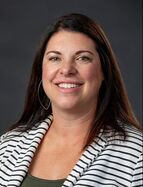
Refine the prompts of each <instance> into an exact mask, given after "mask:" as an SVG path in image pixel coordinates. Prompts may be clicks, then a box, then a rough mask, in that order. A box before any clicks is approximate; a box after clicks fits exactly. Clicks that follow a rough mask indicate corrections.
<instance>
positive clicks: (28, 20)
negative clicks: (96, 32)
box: [0, 0, 142, 134]
mask: <svg viewBox="0 0 143 187" xmlns="http://www.w3.org/2000/svg"><path fill="white" fill-rule="evenodd" d="M74 12H76V13H82V14H86V15H87V16H90V17H91V18H93V19H95V20H97V21H98V22H99V23H100V24H101V26H102V27H103V29H104V30H105V33H106V34H107V36H108V38H109V40H110V42H111V44H112V47H113V49H114V51H115V53H116V56H117V59H118V62H119V65H120V68H121V72H122V75H123V78H124V81H125V84H126V87H127V91H128V94H129V98H130V100H131V103H132V106H133V109H134V111H135V113H136V115H137V117H138V119H139V121H140V122H141V121H142V0H71V1H70V0H52V1H50V0H39V1H38V0H37V1H36V0H29V1H25V0H1V1H0V134H2V133H3V132H4V130H5V129H6V128H7V127H9V126H10V124H12V123H14V122H15V121H16V120H17V119H18V118H19V116H20V114H21V112H22V109H23V104H24V97H25V92H26V89H27V83H28V80H29V75H30V70H31V65H32V63H33V58H34V54H35V51H36V47H37V46H38V43H39V41H40V38H41V35H42V34H43V33H44V32H45V30H46V28H47V26H48V24H49V23H51V22H52V21H53V20H54V19H55V18H57V17H59V16H61V15H64V14H66V13H74Z"/></svg>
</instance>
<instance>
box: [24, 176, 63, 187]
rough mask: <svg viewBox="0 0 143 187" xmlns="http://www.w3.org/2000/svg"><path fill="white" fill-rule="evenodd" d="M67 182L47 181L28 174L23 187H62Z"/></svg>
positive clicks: (60, 180) (59, 180) (61, 180)
mask: <svg viewBox="0 0 143 187" xmlns="http://www.w3.org/2000/svg"><path fill="white" fill-rule="evenodd" d="M65 180H66V179H58V180H46V179H42V178H38V177H35V176H32V175H30V174H27V175H26V177H25V179H24V181H23V182H22V184H21V187H39V186H40V187H61V186H62V184H63V183H64V181H65Z"/></svg>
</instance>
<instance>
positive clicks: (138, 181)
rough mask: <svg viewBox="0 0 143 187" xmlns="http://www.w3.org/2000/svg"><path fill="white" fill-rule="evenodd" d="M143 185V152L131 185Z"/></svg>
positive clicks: (133, 186)
mask: <svg viewBox="0 0 143 187" xmlns="http://www.w3.org/2000/svg"><path fill="white" fill-rule="evenodd" d="M142 186H143V153H141V155H140V157H139V159H138V161H137V164H136V167H135V169H134V172H133V178H132V184H131V187H142Z"/></svg>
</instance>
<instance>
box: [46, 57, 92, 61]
mask: <svg viewBox="0 0 143 187" xmlns="http://www.w3.org/2000/svg"><path fill="white" fill-rule="evenodd" d="M48 60H49V61H53V62H57V61H61V58H60V57H58V56H53V57H49V58H48ZM75 60H79V61H82V62H91V61H92V58H90V57H88V56H79V57H77V58H75Z"/></svg>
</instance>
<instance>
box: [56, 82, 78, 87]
mask: <svg viewBox="0 0 143 187" xmlns="http://www.w3.org/2000/svg"><path fill="white" fill-rule="evenodd" d="M58 86H59V87H60V88H75V87H78V86H79V85H77V84H67V83H60V84H59V85H58Z"/></svg>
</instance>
